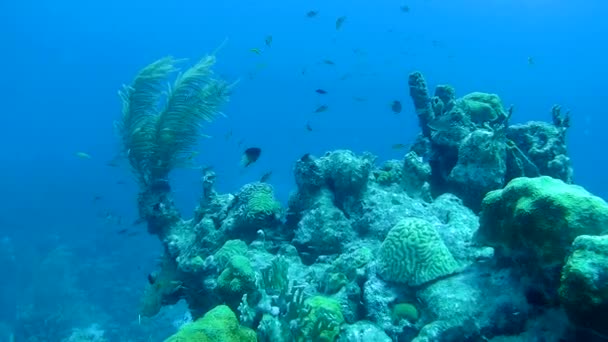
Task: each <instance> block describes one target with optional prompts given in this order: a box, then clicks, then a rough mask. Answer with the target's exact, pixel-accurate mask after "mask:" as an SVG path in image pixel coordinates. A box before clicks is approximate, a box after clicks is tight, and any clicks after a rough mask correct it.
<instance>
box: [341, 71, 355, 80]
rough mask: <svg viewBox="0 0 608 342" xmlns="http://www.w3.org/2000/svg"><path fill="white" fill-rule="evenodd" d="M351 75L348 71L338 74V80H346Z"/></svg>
mask: <svg viewBox="0 0 608 342" xmlns="http://www.w3.org/2000/svg"><path fill="white" fill-rule="evenodd" d="M351 76H352V75H351V74H350V73H348V72H347V73H346V74H344V75H342V76H340V78H339V79H338V80H340V81H346V80H347V79H349V78H350V77H351Z"/></svg>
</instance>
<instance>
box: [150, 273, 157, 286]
mask: <svg viewBox="0 0 608 342" xmlns="http://www.w3.org/2000/svg"><path fill="white" fill-rule="evenodd" d="M154 283H156V275H155V274H152V273H148V284H150V285H154Z"/></svg>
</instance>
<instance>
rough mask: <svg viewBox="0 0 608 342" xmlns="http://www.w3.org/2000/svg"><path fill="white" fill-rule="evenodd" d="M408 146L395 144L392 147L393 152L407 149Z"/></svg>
mask: <svg viewBox="0 0 608 342" xmlns="http://www.w3.org/2000/svg"><path fill="white" fill-rule="evenodd" d="M407 146H408V145H407V144H394V145H393V146H392V148H393V150H402V149H404V148H406V147H407Z"/></svg>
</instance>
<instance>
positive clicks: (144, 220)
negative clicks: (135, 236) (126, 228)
mask: <svg viewBox="0 0 608 342" xmlns="http://www.w3.org/2000/svg"><path fill="white" fill-rule="evenodd" d="M142 223H146V219H144V218H141V217H140V218H137V219H135V221H133V223H131V224H132V225H134V226H137V225H140V224H142Z"/></svg>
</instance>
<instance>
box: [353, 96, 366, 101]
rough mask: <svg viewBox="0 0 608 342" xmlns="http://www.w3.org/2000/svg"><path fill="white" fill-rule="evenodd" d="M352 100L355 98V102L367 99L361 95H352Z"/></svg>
mask: <svg viewBox="0 0 608 342" xmlns="http://www.w3.org/2000/svg"><path fill="white" fill-rule="evenodd" d="M353 100H355V101H357V102H365V101H367V99H366V98H365V97H362V96H354V97H353Z"/></svg>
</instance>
